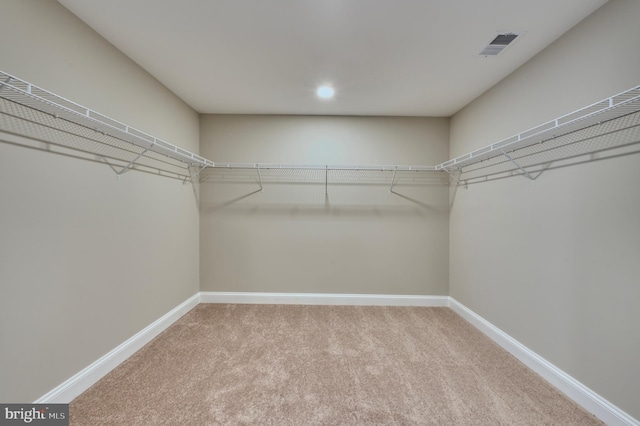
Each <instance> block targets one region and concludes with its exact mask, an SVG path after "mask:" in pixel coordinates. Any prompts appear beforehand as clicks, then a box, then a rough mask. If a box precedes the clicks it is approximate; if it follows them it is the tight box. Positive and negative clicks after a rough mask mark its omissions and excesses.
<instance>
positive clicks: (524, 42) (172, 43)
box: [59, 0, 606, 116]
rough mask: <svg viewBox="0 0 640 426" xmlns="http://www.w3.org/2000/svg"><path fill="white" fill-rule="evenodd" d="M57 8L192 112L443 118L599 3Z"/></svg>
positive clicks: (216, 0)
mask: <svg viewBox="0 0 640 426" xmlns="http://www.w3.org/2000/svg"><path fill="white" fill-rule="evenodd" d="M59 2H60V3H61V4H62V5H64V6H65V7H66V8H67V9H69V10H70V11H71V12H73V13H74V14H75V15H77V16H78V17H79V18H80V19H82V20H83V21H84V22H86V23H87V24H88V25H89V26H91V27H92V28H93V29H94V30H95V31H97V32H98V33H99V34H101V35H102V36H103V37H104V38H106V39H107V40H109V41H110V42H111V43H112V44H113V45H114V46H116V47H117V48H118V49H120V50H121V51H122V52H124V53H125V54H126V55H127V56H129V57H130V58H131V59H132V60H133V61H135V62H137V63H138V64H139V65H140V66H142V67H143V68H144V69H146V70H147V71H148V72H149V73H151V74H152V75H153V76H154V77H156V78H157V79H158V80H159V81H161V82H162V83H163V84H164V85H165V86H167V87H168V88H169V89H170V90H172V91H173V92H174V93H176V94H177V95H178V96H180V97H181V98H182V99H183V100H184V101H185V102H187V103H188V104H189V105H191V106H192V107H193V108H194V109H195V110H196V111H198V112H200V113H239V114H326V115H406V116H451V115H452V114H454V113H455V112H456V111H458V110H459V109H461V108H462V107H464V106H465V105H467V104H468V103H469V102H470V101H472V100H473V99H475V98H476V97H477V96H479V95H480V94H482V93H483V92H484V91H486V90H487V89H489V88H490V87H491V86H493V85H494V84H496V83H497V82H499V81H500V80H501V79H503V78H504V77H506V76H507V75H508V74H510V73H511V72H513V71H514V70H515V69H516V68H518V67H519V66H520V65H522V64H523V63H524V62H526V61H527V60H528V59H530V58H531V57H533V56H534V55H535V54H536V53H538V52H539V51H540V50H542V49H544V48H545V47H546V46H548V45H549V44H550V43H552V42H553V41H554V40H555V39H557V38H558V37H559V36H560V35H562V34H563V33H564V32H566V31H567V30H568V29H570V28H571V27H573V26H574V25H576V24H577V23H578V22H580V21H581V20H583V19H584V18H585V17H587V16H588V15H589V14H591V13H592V12H593V11H595V10H596V9H598V8H599V7H600V6H602V5H603V4H604V3H606V0H59ZM499 32H515V33H524V35H523V36H521V37H519V38H518V39H516V41H515V42H514V43H513V44H512V45H511V46H509V47H508V48H507V49H506V50H505V51H504V52H503V53H502V54H501V55H499V56H496V57H483V56H480V55H478V53H479V52H480V51H481V50H482V49H483V48H484V47H485V46H486V45H487V44H488V43H489V42H490V41H491V40H492V39H493V38H494V37H495V36H496V35H497V33H499ZM322 83H329V84H332V85H333V86H334V87H335V89H336V97H335V98H334V99H333V100H330V101H321V100H319V99H318V98H316V96H315V89H316V86H318V85H320V84H322Z"/></svg>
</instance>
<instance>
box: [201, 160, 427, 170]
mask: <svg viewBox="0 0 640 426" xmlns="http://www.w3.org/2000/svg"><path fill="white" fill-rule="evenodd" d="M212 168H214V169H260V170H271V169H283V170H329V171H332V170H353V171H359V170H361V171H382V172H384V171H389V172H393V171H396V170H397V171H399V172H404V171H416V172H435V171H437V170H436V168H435V166H409V165H330V164H284V163H283V164H280V163H221V162H216V163H215V165H214V166H212Z"/></svg>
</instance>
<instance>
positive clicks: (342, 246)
mask: <svg viewBox="0 0 640 426" xmlns="http://www.w3.org/2000/svg"><path fill="white" fill-rule="evenodd" d="M200 134H201V141H202V142H201V147H200V150H201V154H202V155H204V156H205V157H207V158H210V159H212V160H213V161H218V162H225V161H227V162H266V163H268V162H271V163H301V164H436V163H437V162H440V161H442V160H444V159H446V158H447V156H448V149H449V148H448V120H447V119H441V118H437V119H430V118H381V117H368V118H364V117H301V116H297V117H288V116H232V115H207V116H202V117H201V129H200ZM307 176H311V175H310V174H307ZM332 176H334V174H332ZM343 176H344V178H347V179H348V178H349V176H348V174H345V175H343ZM387 178H388V179H389V181H390V179H391V174H390V173H389V174H388V175H387ZM256 189H258V184H257V182H255V181H249V182H246V183H234V182H233V181H221V180H216V181H214V182H212V183H207V184H202V185H201V196H202V197H201V210H200V227H201V237H200V242H201V260H200V264H201V269H200V271H201V277H200V279H201V289H202V290H203V291H268V292H317V293H382V294H422V295H446V294H447V293H448V288H447V282H448V195H447V194H448V190H447V187H446V186H444V185H442V183H441V182H440V180H439V177H436V179H435V180H434V181H431V182H428V183H425V184H420V185H402V184H401V185H398V186H397V187H396V188H395V190H396V191H397V192H398V193H400V194H402V195H403V196H404V198H403V197H401V196H398V195H394V194H390V193H389V185H388V184H382V185H340V184H330V185H329V187H328V197H327V198H326V199H325V188H324V185H323V184H295V183H294V184H290V183H289V184H287V183H278V184H275V183H273V184H269V183H265V186H264V191H263V192H257V193H253V192H254V191H256ZM252 193H253V194H252ZM249 194H251V195H249Z"/></svg>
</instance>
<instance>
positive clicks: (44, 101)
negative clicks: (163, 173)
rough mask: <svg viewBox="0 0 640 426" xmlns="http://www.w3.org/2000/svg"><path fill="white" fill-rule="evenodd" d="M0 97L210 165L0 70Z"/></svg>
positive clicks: (192, 162) (187, 160)
mask: <svg viewBox="0 0 640 426" xmlns="http://www.w3.org/2000/svg"><path fill="white" fill-rule="evenodd" d="M0 97H2V98H5V99H7V100H9V101H12V102H16V103H18V104H21V105H24V106H27V107H29V108H33V109H35V110H38V111H41V112H44V113H46V114H50V115H52V116H54V117H55V118H57V119H58V118H61V119H64V120H67V121H70V122H72V123H75V124H78V125H80V126H83V127H86V128H88V129H92V130H94V131H96V132H100V133H103V134H105V135H108V136H111V137H113V138H116V139H119V140H122V141H125V142H128V143H130V144H132V145H136V146H138V147H140V148H143V149H145V150H146V149H148V150H149V151H152V152H155V153H158V154H162V155H165V156H167V157H170V158H173V159H175V160H178V161H182V162H184V163H187V164H188V165H190V166H200V167H202V166H204V167H212V166H213V165H214V163H213V161H210V160H207V159H206V158H203V157H201V156H199V155H196V154H194V153H192V152H189V151H187V150H185V149H182V148H180V147H177V146H175V145H172V144H170V143H168V142H165V141H163V140H161V139H158V138H155V137H153V136H151V135H149V134H146V133H144V132H141V131H140V130H137V129H135V128H133V127H130V126H128V125H126V124H123V123H121V122H119V121H117V120H114V119H112V118H109V117H107V116H105V115H103V114H100V113H98V112H96V111H93V110H91V109H89V108H86V107H84V106H82V105H80V104H77V103H75V102H73V101H70V100H68V99H65V98H63V97H61V96H58V95H56V94H54V93H51V92H49V91H47V90H45V89H42V88H40V87H38V86H36V85H34V84H31V83H29V82H27V81H24V80H21V79H19V78H17V77H14V76H13V75H10V74H7V73H5V72H3V71H0Z"/></svg>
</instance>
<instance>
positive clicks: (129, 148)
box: [0, 71, 214, 179]
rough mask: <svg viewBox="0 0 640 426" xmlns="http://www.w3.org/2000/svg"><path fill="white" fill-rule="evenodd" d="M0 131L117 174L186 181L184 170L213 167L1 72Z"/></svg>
mask: <svg viewBox="0 0 640 426" xmlns="http://www.w3.org/2000/svg"><path fill="white" fill-rule="evenodd" d="M0 131H2V132H5V133H8V134H10V135H16V136H21V137H26V138H29V139H31V141H38V142H40V143H42V144H46V147H45V148H42V147H40V149H46V150H49V151H53V150H52V148H51V147H52V146H53V147H55V149H56V150H57V151H54V152H57V153H60V154H65V155H71V156H76V157H80V158H85V159H89V160H93V161H100V162H105V163H107V164H109V165H110V166H111V167H112V168H114V170H116V172H117V173H118V175H119V174H121V173H123V172H125V171H128V170H131V169H136V170H141V171H148V172H151V173H157V174H161V175H165V176H170V177H176V178H181V179H187V178H189V176H190V173H189V167H200V168H202V167H210V166H213V164H214V163H213V162H212V161H210V160H207V159H205V158H203V157H200V156H199V155H196V154H193V153H191V152H189V151H187V150H184V149H182V148H180V147H177V146H175V145H172V144H170V143H168V142H165V141H163V140H161V139H158V138H155V137H153V136H151V135H148V134H146V133H144V132H141V131H139V130H137V129H134V128H133V127H130V126H128V125H126V124H123V123H120V122H118V121H116V120H113V119H111V118H109V117H107V116H105V115H103V114H100V113H98V112H96V111H93V110H91V109H89V108H86V107H83V106H81V105H79V104H76V103H75V102H72V101H70V100H68V99H65V98H62V97H60V96H58V95H55V94H53V93H51V92H49V91H47V90H44V89H42V88H40V87H38V86H35V85H33V84H31V83H28V82H26V81H24V80H21V79H19V78H17V77H14V76H12V75H9V74H7V73H5V72H2V71H0ZM31 147H34V148H38V147H36V146H31ZM71 151H73V152H71Z"/></svg>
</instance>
